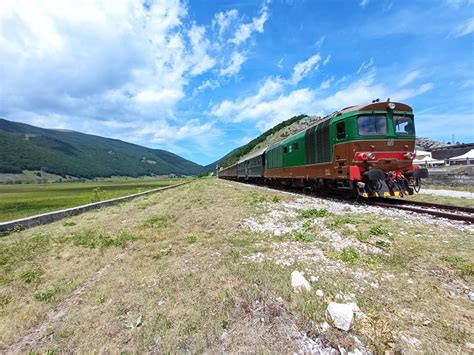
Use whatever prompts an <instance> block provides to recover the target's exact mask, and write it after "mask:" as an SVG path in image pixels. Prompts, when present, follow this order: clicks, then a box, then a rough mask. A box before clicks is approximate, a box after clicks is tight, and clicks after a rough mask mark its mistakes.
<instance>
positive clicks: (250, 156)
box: [237, 147, 268, 164]
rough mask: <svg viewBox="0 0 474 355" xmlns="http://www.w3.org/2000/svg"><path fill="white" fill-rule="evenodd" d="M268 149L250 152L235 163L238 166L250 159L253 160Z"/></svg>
mask: <svg viewBox="0 0 474 355" xmlns="http://www.w3.org/2000/svg"><path fill="white" fill-rule="evenodd" d="M267 148H268V147H265V148H262V149H259V150H257V151H255V152H252V153H250V154H247V155H245V156H243V157H242V158H240V159H239V161H238V162H237V164H240V163H242V162H244V161H246V160H249V159H252V158H255V157H258V156H259V155H262V154H263V153H264V152H265V151H266V150H267Z"/></svg>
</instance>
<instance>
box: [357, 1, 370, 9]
mask: <svg viewBox="0 0 474 355" xmlns="http://www.w3.org/2000/svg"><path fill="white" fill-rule="evenodd" d="M368 3H369V0H361V2H360V3H359V6H360V7H366V6H367V4H368Z"/></svg>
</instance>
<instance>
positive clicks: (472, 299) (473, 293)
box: [467, 291, 474, 301]
mask: <svg viewBox="0 0 474 355" xmlns="http://www.w3.org/2000/svg"><path fill="white" fill-rule="evenodd" d="M467 297H469V299H470V300H471V301H474V292H473V291H470V292H469V293H468V294H467Z"/></svg>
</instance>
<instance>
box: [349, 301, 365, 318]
mask: <svg viewBox="0 0 474 355" xmlns="http://www.w3.org/2000/svg"><path fill="white" fill-rule="evenodd" d="M348 305H349V306H351V307H352V312H354V314H355V316H356V317H357V318H360V319H365V318H367V316H366V315H365V313H364V312H362V311H361V310H360V308H359V306H358V305H357V304H356V303H354V302H351V303H348Z"/></svg>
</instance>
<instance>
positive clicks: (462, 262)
mask: <svg viewBox="0 0 474 355" xmlns="http://www.w3.org/2000/svg"><path fill="white" fill-rule="evenodd" d="M441 260H443V261H446V262H447V263H448V264H449V265H450V266H451V267H452V268H453V269H455V270H457V271H459V272H460V273H461V275H463V276H472V275H474V264H473V263H471V262H469V261H468V260H466V259H464V258H463V257H460V256H451V255H450V256H443V257H441Z"/></svg>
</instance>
